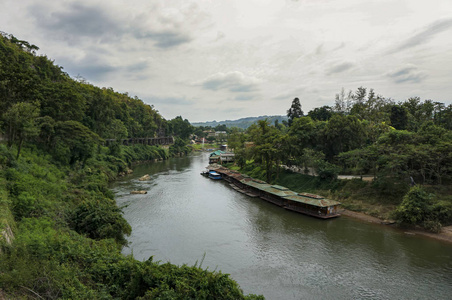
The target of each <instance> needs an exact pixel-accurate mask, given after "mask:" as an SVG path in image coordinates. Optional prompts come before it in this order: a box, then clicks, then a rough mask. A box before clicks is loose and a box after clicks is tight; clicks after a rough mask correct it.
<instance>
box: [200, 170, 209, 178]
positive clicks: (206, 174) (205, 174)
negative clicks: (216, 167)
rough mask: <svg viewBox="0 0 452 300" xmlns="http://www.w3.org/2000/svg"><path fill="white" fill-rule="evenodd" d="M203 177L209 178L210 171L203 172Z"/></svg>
mask: <svg viewBox="0 0 452 300" xmlns="http://www.w3.org/2000/svg"><path fill="white" fill-rule="evenodd" d="M201 175H202V176H206V177H207V176H209V171H208V170H205V171H202V172H201Z"/></svg>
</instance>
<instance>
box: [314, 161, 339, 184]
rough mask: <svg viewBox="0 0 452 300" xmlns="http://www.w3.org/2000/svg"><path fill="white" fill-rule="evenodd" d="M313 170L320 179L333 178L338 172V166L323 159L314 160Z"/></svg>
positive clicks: (335, 177)
mask: <svg viewBox="0 0 452 300" xmlns="http://www.w3.org/2000/svg"><path fill="white" fill-rule="evenodd" d="M315 170H316V172H317V174H318V175H319V177H320V178H321V179H322V180H330V181H332V180H335V179H337V175H338V174H339V171H340V168H339V167H338V166H336V165H334V164H332V163H329V162H327V161H325V160H318V161H317V162H316V166H315Z"/></svg>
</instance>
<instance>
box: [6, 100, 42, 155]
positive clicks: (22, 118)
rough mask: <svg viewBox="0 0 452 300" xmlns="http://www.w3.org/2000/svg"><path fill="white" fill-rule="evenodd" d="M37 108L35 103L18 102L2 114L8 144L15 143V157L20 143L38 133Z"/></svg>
mask: <svg viewBox="0 0 452 300" xmlns="http://www.w3.org/2000/svg"><path fill="white" fill-rule="evenodd" d="M38 116H39V108H38V106H37V105H36V104H32V103H26V102H19V103H16V104H13V106H11V108H10V109H8V110H7V111H6V112H5V114H4V115H3V120H4V122H5V127H6V135H7V137H8V145H9V146H10V147H11V146H12V145H13V144H16V145H17V157H19V155H20V150H21V148H22V144H23V142H24V141H25V140H26V139H29V138H31V137H33V136H36V135H38V134H39V127H38V126H37V124H36V119H37V118H38Z"/></svg>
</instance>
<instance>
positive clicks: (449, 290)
mask: <svg viewBox="0 0 452 300" xmlns="http://www.w3.org/2000/svg"><path fill="white" fill-rule="evenodd" d="M207 160H208V159H207V154H206V153H201V154H195V155H191V156H188V157H184V158H174V159H170V160H168V161H163V162H157V163H150V164H143V165H139V166H137V167H135V168H134V173H133V174H132V175H129V176H127V177H124V178H122V179H121V180H118V181H117V182H115V183H114V184H113V185H112V189H113V191H114V192H115V193H116V200H117V203H118V205H119V206H124V208H123V211H124V216H125V218H126V219H127V221H128V222H129V223H130V225H131V226H132V235H131V236H130V237H129V238H128V240H129V242H130V245H129V247H127V248H124V250H123V252H124V253H125V254H130V253H133V255H134V257H135V258H136V259H139V260H146V259H148V258H149V257H150V256H153V257H154V260H157V261H162V262H168V261H169V262H171V263H173V264H177V265H182V264H187V265H194V264H195V263H198V265H199V264H200V263H201V262H202V268H208V269H209V270H217V271H220V270H221V272H223V273H228V274H231V277H232V278H233V279H234V280H236V281H237V282H238V283H239V285H240V286H241V288H242V289H243V290H244V292H245V293H246V294H248V293H253V294H263V295H264V296H265V297H266V299H452V245H450V244H446V243H444V242H440V241H435V240H431V239H428V238H425V237H420V236H412V235H407V234H405V233H403V232H402V231H399V230H395V229H393V228H391V227H389V226H383V225H378V224H370V223H365V222H362V221H359V220H355V219H352V218H348V217H345V216H342V217H340V218H336V219H332V220H318V219H315V218H312V217H308V216H304V215H301V214H298V213H295V212H291V211H287V210H284V209H283V208H280V207H278V206H275V205H273V204H270V203H267V202H265V201H263V200H260V199H258V198H250V197H248V196H245V195H243V194H240V193H238V192H236V191H235V190H233V189H232V188H230V187H229V186H228V185H227V183H226V182H223V181H214V180H210V179H208V178H205V177H203V176H201V175H200V172H201V171H202V170H204V168H205V166H206V165H207ZM145 174H149V175H150V176H151V178H150V180H149V181H139V180H138V178H139V177H141V176H143V175H145ZM132 190H146V191H148V193H147V194H145V195H131V194H130V191H132Z"/></svg>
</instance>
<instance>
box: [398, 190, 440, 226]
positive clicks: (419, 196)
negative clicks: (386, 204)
mask: <svg viewBox="0 0 452 300" xmlns="http://www.w3.org/2000/svg"><path fill="white" fill-rule="evenodd" d="M431 198H432V195H431V194H428V193H427V192H425V191H424V190H423V189H422V188H421V187H419V186H414V187H412V188H411V189H410V191H409V192H408V193H407V194H406V195H405V196H404V197H403V200H402V203H401V204H400V205H399V206H398V207H397V209H396V210H395V212H394V214H395V218H396V219H397V220H398V222H399V223H402V224H411V225H415V224H422V223H423V222H424V221H425V220H427V218H428V217H429V214H430V211H431V210H430V203H431Z"/></svg>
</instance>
